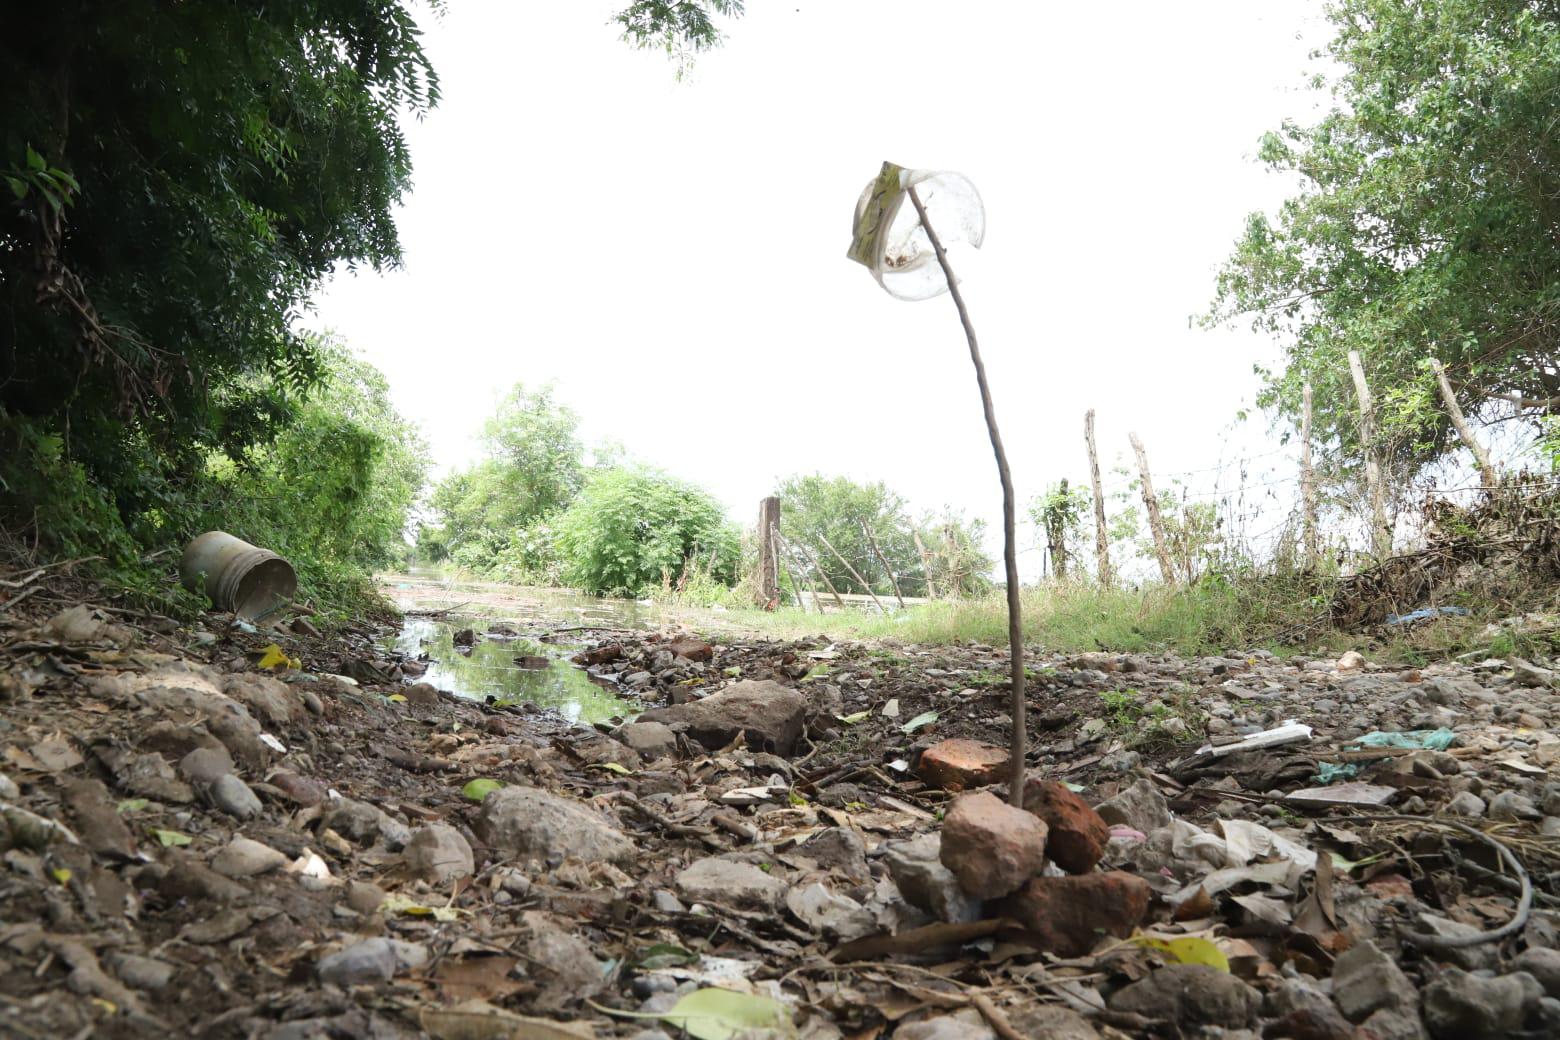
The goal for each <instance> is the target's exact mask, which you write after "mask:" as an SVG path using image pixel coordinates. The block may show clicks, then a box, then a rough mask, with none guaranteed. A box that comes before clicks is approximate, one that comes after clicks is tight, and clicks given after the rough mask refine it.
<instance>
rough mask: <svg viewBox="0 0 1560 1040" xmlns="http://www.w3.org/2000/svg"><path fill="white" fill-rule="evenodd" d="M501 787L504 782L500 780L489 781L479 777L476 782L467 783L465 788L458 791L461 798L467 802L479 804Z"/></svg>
mask: <svg viewBox="0 0 1560 1040" xmlns="http://www.w3.org/2000/svg"><path fill="white" fill-rule="evenodd" d="M503 786H504V782H503V781H502V780H490V779H488V778H486V777H480V778H478V779H476V780H471V781H468V782H467V783H466V786H465V787H462V788H461V789H460V793H461V797H463V798H465V799H466V800H467V801H469V802H480V801H482V799H484V798H486V797H487V796H488V795H490V794H492V793H493V792H494V791H497V790H498V789H499V788H501V787H503Z"/></svg>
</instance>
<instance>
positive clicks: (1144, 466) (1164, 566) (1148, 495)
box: [1127, 433, 1191, 585]
mask: <svg viewBox="0 0 1560 1040" xmlns="http://www.w3.org/2000/svg"><path fill="white" fill-rule="evenodd" d="M1127 440H1129V441H1131V442H1132V452H1133V454H1135V455H1136V456H1137V464H1138V476H1140V477H1141V478H1142V479H1143V507H1144V508H1145V509H1147V510H1148V529H1149V531H1150V532H1152V533H1153V535H1154V555H1155V556H1157V557H1159V573H1160V574H1162V575H1164V579H1165V584H1166V585H1174V584H1175V568H1174V567H1172V566H1171V565H1170V549H1169V548H1168V547H1167V546H1166V545H1165V523H1164V518H1163V517H1161V516H1160V515H1159V499H1158V498H1157V497H1155V495H1154V480H1153V478H1152V477H1151V476H1150V475H1149V472H1148V453H1147V452H1145V451H1144V450H1143V442H1142V440H1141V439H1139V438H1138V435H1137V434H1135V433H1129V434H1127ZM1188 571H1190V568H1188ZM1187 580H1188V581H1190V580H1191V574H1190V573H1188V574H1187Z"/></svg>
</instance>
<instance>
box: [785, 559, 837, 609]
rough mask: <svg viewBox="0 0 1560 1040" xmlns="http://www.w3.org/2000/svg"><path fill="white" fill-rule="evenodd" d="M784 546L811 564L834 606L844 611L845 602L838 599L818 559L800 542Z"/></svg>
mask: <svg viewBox="0 0 1560 1040" xmlns="http://www.w3.org/2000/svg"><path fill="white" fill-rule="evenodd" d="M786 544H788V545H790V546H792V547H793V548H794V549H796V551H797V552H799V553H801V554H802V557H803V558H804V559H806V561H807V562H808V563H810V564H812V569H813V571H814V573H816V574H817V575H818V577H819V578H821V579H823V585H824V588H826V589H828V590H829V595H831V596H833V597H834V602H835V605H836V606H838V607H839V608H840V609H841V610H844V609H845V601H844V600H843V599H840V593H839V590H838V589H836V588H835V587H834V582H832V581H830V580H829V575H828V572H826V571H825V570H824V569H823V567H822V566H820V565H819V563H818V558H817V557H816V556H814V555H813V554H812V553H810V552H808V551H807V546H805V545H803V544H802V543H801V542H787V543H786ZM818 613H820V614H821V613H823V611H822V610H821V609H820V610H819V611H818Z"/></svg>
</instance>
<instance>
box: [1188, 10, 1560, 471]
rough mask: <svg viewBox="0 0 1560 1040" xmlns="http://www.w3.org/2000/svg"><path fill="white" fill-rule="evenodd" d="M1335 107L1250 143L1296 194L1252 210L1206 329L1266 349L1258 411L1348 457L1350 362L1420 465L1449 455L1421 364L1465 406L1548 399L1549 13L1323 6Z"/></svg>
mask: <svg viewBox="0 0 1560 1040" xmlns="http://www.w3.org/2000/svg"><path fill="white" fill-rule="evenodd" d="M1328 17H1329V18H1330V19H1331V21H1332V23H1333V25H1334V26H1335V28H1336V31H1337V35H1336V37H1335V39H1334V40H1333V41H1332V43H1331V44H1330V45H1329V46H1328V48H1327V54H1328V55H1329V56H1330V57H1331V58H1332V59H1333V60H1334V61H1335V62H1336V63H1337V64H1338V66H1339V67H1340V68H1341V70H1342V71H1341V74H1340V75H1339V76H1338V77H1337V78H1336V79H1335V80H1334V81H1333V82H1332V83H1331V88H1332V94H1333V98H1334V102H1335V104H1334V107H1333V108H1332V109H1331V111H1329V112H1328V113H1327V114H1326V115H1325V116H1324V117H1323V118H1322V119H1321V120H1320V121H1319V122H1318V123H1316V124H1315V125H1313V126H1300V125H1297V124H1295V123H1286V124H1285V125H1284V126H1283V128H1282V129H1281V130H1280V131H1279V132H1277V133H1271V134H1268V135H1267V136H1266V137H1265V138H1264V139H1263V142H1262V147H1261V158H1262V160H1263V161H1264V162H1266V163H1267V164H1268V165H1269V166H1270V167H1272V168H1273V169H1275V170H1279V171H1283V172H1285V173H1289V174H1293V175H1298V177H1299V178H1301V180H1302V184H1303V186H1302V188H1301V190H1300V191H1299V193H1298V194H1296V195H1295V196H1294V197H1293V198H1291V199H1290V200H1289V201H1288V202H1286V203H1285V204H1284V206H1283V208H1282V209H1281V210H1280V211H1279V213H1278V214H1277V215H1276V216H1275V217H1268V216H1265V215H1262V214H1255V215H1253V216H1252V217H1251V218H1250V219H1249V221H1248V223H1247V227H1246V231H1245V234H1244V236H1243V237H1242V238H1241V239H1240V241H1239V242H1238V244H1237V246H1236V248H1235V252H1234V254H1233V256H1232V257H1231V258H1230V260H1229V261H1228V263H1227V264H1226V266H1225V268H1224V270H1223V272H1222V274H1221V275H1220V277H1219V281H1218V291H1217V297H1216V300H1215V304H1214V309H1213V312H1212V314H1211V319H1212V320H1221V319H1227V318H1234V317H1236V316H1243V315H1244V316H1249V317H1250V318H1251V319H1252V320H1253V322H1254V324H1255V326H1256V327H1257V328H1258V329H1262V330H1266V331H1269V332H1271V333H1273V334H1274V335H1276V336H1278V337H1280V338H1282V339H1283V341H1284V342H1285V345H1286V349H1287V353H1288V357H1287V363H1286V365H1285V367H1284V369H1283V370H1282V371H1280V372H1277V373H1268V374H1267V376H1268V384H1267V389H1266V393H1265V395H1264V398H1263V403H1264V404H1266V405H1268V406H1277V407H1278V408H1280V409H1281V410H1282V411H1283V412H1284V413H1286V414H1288V415H1290V416H1294V415H1296V414H1298V410H1299V402H1300V392H1301V385H1302V383H1303V382H1304V381H1305V380H1306V379H1310V380H1311V381H1312V382H1313V383H1314V384H1315V386H1316V408H1317V412H1316V424H1317V431H1318V433H1319V434H1320V435H1321V436H1323V437H1327V436H1331V437H1334V438H1337V439H1338V440H1339V441H1340V442H1342V443H1343V444H1344V445H1345V446H1348V445H1351V444H1357V442H1358V441H1357V435H1356V429H1355V421H1354V415H1353V409H1354V393H1353V389H1352V387H1351V385H1350V379H1349V373H1348V365H1347V362H1346V354H1347V352H1348V351H1349V350H1351V349H1354V350H1358V351H1360V353H1361V354H1362V355H1363V358H1364V361H1365V365H1366V368H1367V371H1368V372H1369V374H1370V376H1371V378H1372V382H1373V383H1374V384H1376V385H1377V387H1378V388H1379V389H1378V394H1379V396H1380V403H1379V406H1378V407H1379V408H1380V411H1381V422H1382V426H1383V434H1384V439H1385V440H1387V441H1388V442H1389V443H1390V445H1391V447H1392V450H1393V451H1394V453H1395V455H1396V456H1397V457H1398V459H1399V460H1400V461H1405V462H1408V463H1410V464H1414V465H1417V464H1421V463H1424V462H1426V461H1429V460H1431V459H1434V458H1435V457H1437V456H1438V455H1439V454H1441V453H1443V452H1445V451H1446V450H1448V448H1449V447H1450V446H1451V445H1452V434H1451V431H1450V427H1449V424H1448V421H1447V419H1446V417H1445V414H1444V412H1443V411H1442V410H1441V409H1440V408H1439V407H1436V406H1435V405H1434V399H1435V391H1434V383H1433V376H1432V375H1431V373H1430V372H1429V370H1428V368H1427V367H1426V364H1425V363H1426V361H1427V359H1429V358H1432V357H1433V358H1437V359H1439V360H1440V361H1441V362H1443V363H1444V364H1445V365H1446V367H1447V369H1448V370H1449V371H1450V372H1451V373H1452V376H1453V385H1454V386H1455V388H1456V390H1457V394H1458V397H1459V400H1460V402H1461V404H1462V406H1463V408H1464V410H1466V411H1469V412H1479V411H1481V410H1483V409H1485V408H1486V407H1487V406H1488V403H1489V402H1490V400H1491V398H1492V397H1495V396H1502V395H1504V396H1509V397H1510V398H1511V399H1512V400H1514V401H1516V402H1517V404H1518V407H1519V408H1520V410H1521V411H1523V412H1525V413H1527V414H1529V415H1536V414H1538V413H1540V412H1542V411H1544V410H1545V409H1553V408H1554V407H1555V406H1556V405H1557V404H1560V280H1557V279H1556V277H1555V272H1556V271H1557V270H1560V234H1557V233H1556V229H1557V228H1560V136H1557V135H1556V134H1555V133H1554V112H1555V99H1556V97H1557V96H1560V8H1557V7H1556V5H1555V4H1553V3H1551V2H1547V0H1546V2H1531V0H1425V2H1422V3H1414V4H1404V3H1401V2H1398V0H1336V2H1334V3H1332V4H1331V5H1330V6H1329V7H1328Z"/></svg>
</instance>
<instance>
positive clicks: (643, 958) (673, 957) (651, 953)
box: [634, 943, 699, 970]
mask: <svg viewBox="0 0 1560 1040" xmlns="http://www.w3.org/2000/svg"><path fill="white" fill-rule="evenodd" d="M697 963H699V955H698V954H697V953H694V952H693V951H692V950H685V949H683V948H682V947H681V946H678V945H677V944H676V943H656V944H655V945H654V946H651V947H649V948H647V949H646V950H645V951H644V952H643V953H641V954H640V955H639V956H638V957H637V958H636V959H635V960H634V966H635V967H639V968H644V969H647V970H648V969H652V968H674V967H682V966H683V965H688V964H697Z"/></svg>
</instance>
